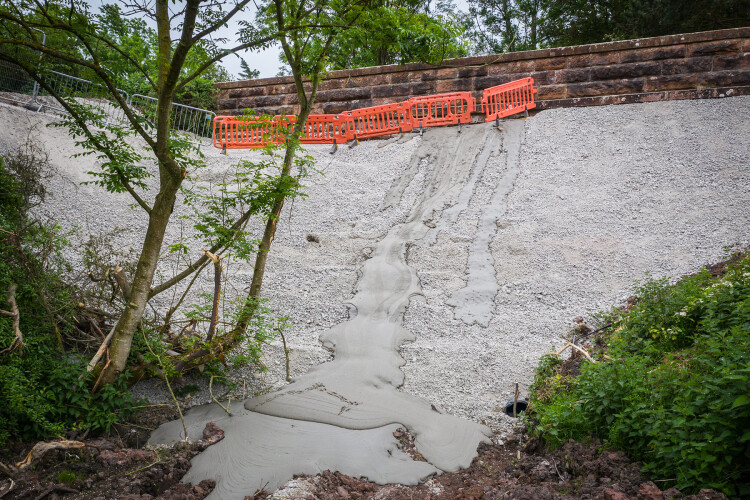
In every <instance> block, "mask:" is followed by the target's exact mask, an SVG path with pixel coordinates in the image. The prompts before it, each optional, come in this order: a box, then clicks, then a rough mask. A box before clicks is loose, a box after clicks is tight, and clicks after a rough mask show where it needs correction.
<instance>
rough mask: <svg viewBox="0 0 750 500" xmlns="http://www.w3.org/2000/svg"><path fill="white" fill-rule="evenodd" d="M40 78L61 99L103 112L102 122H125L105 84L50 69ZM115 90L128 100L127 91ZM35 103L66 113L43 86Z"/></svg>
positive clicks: (109, 123)
mask: <svg viewBox="0 0 750 500" xmlns="http://www.w3.org/2000/svg"><path fill="white" fill-rule="evenodd" d="M42 80H43V81H44V83H45V84H47V86H49V88H50V89H52V90H53V91H54V92H55V93H56V94H57V95H59V96H60V97H62V98H63V99H65V100H73V101H75V102H77V103H79V104H85V105H88V106H91V107H93V108H94V109H96V110H97V111H99V112H101V113H103V118H104V123H106V124H107V125H120V124H122V123H123V122H125V112H124V111H123V110H122V107H120V104H119V103H118V102H117V101H116V100H115V99H113V98H112V95H111V93H110V92H109V89H108V88H107V87H106V86H104V85H102V84H99V83H94V82H92V81H90V80H85V79H83V78H78V77H75V76H70V75H66V74H64V73H60V72H58V71H51V70H47V71H45V72H44V73H43V74H42ZM117 92H119V93H120V96H121V97H122V99H123V101H125V102H126V103H127V102H129V100H130V98H129V96H128V93H127V92H125V91H124V90H120V89H117ZM36 103H38V104H39V105H40V106H41V107H42V108H45V109H49V110H52V111H56V112H58V113H66V110H65V108H64V107H63V106H62V105H61V104H60V103H59V102H58V101H57V99H55V98H54V97H52V96H51V94H50V93H49V92H48V91H46V90H45V89H44V88H41V89H40V90H39V95H38V96H37V98H36Z"/></svg>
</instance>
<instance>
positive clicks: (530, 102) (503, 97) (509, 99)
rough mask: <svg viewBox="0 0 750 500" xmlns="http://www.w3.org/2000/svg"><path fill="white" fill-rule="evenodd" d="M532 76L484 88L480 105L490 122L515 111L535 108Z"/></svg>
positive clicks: (534, 90)
mask: <svg viewBox="0 0 750 500" xmlns="http://www.w3.org/2000/svg"><path fill="white" fill-rule="evenodd" d="M534 94H536V89H535V88H534V79H533V78H523V79H521V80H516V81H513V82H510V83H506V84H504V85H498V86H497V87H490V88H488V89H485V91H484V93H483V94H482V107H483V108H484V112H485V114H486V115H487V118H486V119H485V121H488V122H491V121H492V120H496V119H498V118H503V117H506V116H509V115H512V114H515V113H520V112H522V111H527V110H529V109H532V108H535V107H536V103H535V102H534Z"/></svg>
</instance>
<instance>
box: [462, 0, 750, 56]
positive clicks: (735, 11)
mask: <svg viewBox="0 0 750 500" xmlns="http://www.w3.org/2000/svg"><path fill="white" fill-rule="evenodd" d="M469 5H470V9H469V10H470V14H471V17H472V19H473V20H474V21H475V24H474V26H473V27H472V31H471V35H472V38H473V40H474V42H475V43H476V45H477V49H478V50H479V51H483V52H505V51H515V50H527V49H535V48H540V47H561V46H567V45H583V44H588V43H598V42H606V41H610V40H625V39H630V38H643V37H652V36H662V35H670V34H676V33H690V32H695V31H707V30H715V29H724V28H735V27H742V26H747V23H748V19H750V3H748V2H746V1H744V0H699V1H696V2H684V1H682V0H628V1H625V2H592V1H589V0H562V1H561V0H555V1H552V0H470V1H469Z"/></svg>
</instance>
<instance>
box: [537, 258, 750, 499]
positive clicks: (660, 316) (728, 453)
mask: <svg viewBox="0 0 750 500" xmlns="http://www.w3.org/2000/svg"><path fill="white" fill-rule="evenodd" d="M637 295H638V300H637V302H636V303H635V304H634V305H633V306H632V308H630V309H629V310H624V311H614V312H613V313H610V314H608V315H606V317H605V320H606V321H611V322H612V333H611V334H610V335H609V336H608V337H607V338H606V339H600V340H602V341H606V344H608V349H607V352H606V356H605V354H604V352H603V351H600V352H599V353H598V354H595V355H594V356H595V358H598V362H597V363H595V364H594V363H587V362H584V363H583V365H582V366H581V370H580V375H579V376H577V377H573V376H570V375H565V374H564V373H563V371H562V370H561V366H562V362H561V361H560V359H558V358H557V357H556V356H553V355H549V356H544V357H543V358H542V360H541V361H540V364H539V367H538V368H537V373H536V377H535V382H534V385H533V388H532V397H531V407H530V410H531V411H532V415H533V416H532V417H531V420H530V423H531V429H532V431H533V432H534V433H535V434H536V435H538V436H541V437H543V438H544V440H545V441H546V442H547V443H548V444H550V445H551V446H552V447H558V446H560V445H562V444H563V443H565V442H567V441H568V440H569V439H577V440H578V439H585V438H587V437H589V436H596V437H598V438H600V439H602V440H603V441H604V443H605V444H606V445H607V446H609V447H612V448H616V449H621V450H625V451H627V452H628V453H630V455H631V456H632V458H634V459H636V460H639V461H642V462H643V465H644V472H646V473H647V474H649V475H650V476H651V477H653V478H654V479H659V480H660V481H662V484H663V485H667V486H675V487H677V488H678V489H680V490H683V491H688V492H697V491H698V490H700V489H701V488H712V489H715V490H719V491H722V492H724V493H726V494H727V495H730V496H746V495H750V486H748V485H750V389H749V388H750V257H748V256H747V255H745V256H735V257H734V258H733V259H731V260H730V262H729V264H727V265H726V269H725V272H724V273H723V275H721V276H715V275H712V274H711V273H710V272H709V271H708V270H703V271H701V272H699V273H697V274H695V275H693V276H688V277H684V278H683V279H682V280H681V281H679V282H678V283H677V284H675V285H671V284H670V283H669V281H668V280H667V279H659V280H651V279H648V280H646V281H645V282H643V283H641V284H639V286H638V288H637Z"/></svg>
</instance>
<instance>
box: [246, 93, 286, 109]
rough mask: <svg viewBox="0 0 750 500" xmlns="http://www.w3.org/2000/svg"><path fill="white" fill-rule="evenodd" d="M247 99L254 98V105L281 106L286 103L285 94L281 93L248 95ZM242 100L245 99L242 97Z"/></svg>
mask: <svg viewBox="0 0 750 500" xmlns="http://www.w3.org/2000/svg"><path fill="white" fill-rule="evenodd" d="M247 99H248V100H249V99H254V100H255V104H254V105H255V106H262V107H271V106H281V105H282V104H287V99H286V96H283V95H261V96H258V97H248V98H247ZM244 100H245V99H243V101H244Z"/></svg>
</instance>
